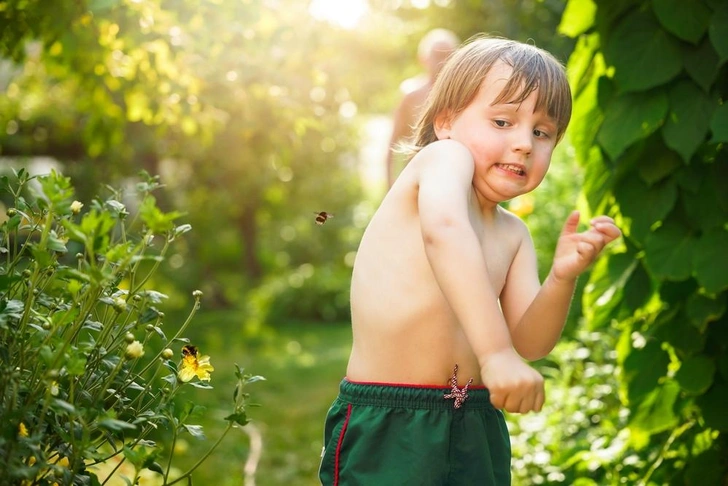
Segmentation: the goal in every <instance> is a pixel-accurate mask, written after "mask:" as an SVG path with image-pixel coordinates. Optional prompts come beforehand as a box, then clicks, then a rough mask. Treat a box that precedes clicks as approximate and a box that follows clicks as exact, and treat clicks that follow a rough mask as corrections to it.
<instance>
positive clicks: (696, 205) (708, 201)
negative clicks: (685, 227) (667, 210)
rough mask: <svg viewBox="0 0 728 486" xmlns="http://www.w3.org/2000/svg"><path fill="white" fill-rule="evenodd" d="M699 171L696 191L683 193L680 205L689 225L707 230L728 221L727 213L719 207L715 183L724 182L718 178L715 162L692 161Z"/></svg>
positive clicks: (717, 190)
mask: <svg viewBox="0 0 728 486" xmlns="http://www.w3.org/2000/svg"><path fill="white" fill-rule="evenodd" d="M693 165H695V166H696V168H697V169H698V170H697V172H699V175H697V177H696V178H697V181H698V182H699V185H698V191H697V192H696V193H695V194H683V195H682V197H681V199H682V203H683V204H682V205H683V208H684V209H685V214H686V215H687V217H688V220H689V222H690V226H691V227H693V228H696V229H700V230H703V231H709V230H711V229H712V228H714V227H716V226H723V225H724V224H725V222H726V221H728V214H726V211H724V210H722V209H721V204H720V201H719V200H718V195H719V191H720V189H718V188H717V187H715V183H716V182H717V181H720V182H719V184H725V179H719V177H720V173H718V171H717V170H716V169H717V164H697V163H694V164H693Z"/></svg>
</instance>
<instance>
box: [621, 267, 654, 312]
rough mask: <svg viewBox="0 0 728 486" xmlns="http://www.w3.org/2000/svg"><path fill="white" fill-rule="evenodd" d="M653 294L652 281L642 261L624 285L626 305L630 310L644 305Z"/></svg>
mask: <svg viewBox="0 0 728 486" xmlns="http://www.w3.org/2000/svg"><path fill="white" fill-rule="evenodd" d="M651 295H652V281H651V280H650V276H649V275H648V274H647V271H646V270H645V267H644V266H642V264H641V261H638V264H637V266H636V267H635V269H634V271H633V272H632V275H631V276H630V278H629V280H627V283H626V284H625V286H624V306H625V307H626V308H627V311H628V312H630V313H631V312H634V309H639V308H640V307H642V306H643V305H644V304H645V303H646V302H647V300H648V299H649V298H650V296H651Z"/></svg>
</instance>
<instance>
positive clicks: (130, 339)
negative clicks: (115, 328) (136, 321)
mask: <svg viewBox="0 0 728 486" xmlns="http://www.w3.org/2000/svg"><path fill="white" fill-rule="evenodd" d="M135 340H136V338H135V337H134V335H133V334H132V333H130V332H127V333H126V336H124V341H126V342H127V343H133V342H134V341H135Z"/></svg>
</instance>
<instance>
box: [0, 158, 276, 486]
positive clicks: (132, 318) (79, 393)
mask: <svg viewBox="0 0 728 486" xmlns="http://www.w3.org/2000/svg"><path fill="white" fill-rule="evenodd" d="M158 187H159V183H158V180H157V178H155V177H150V176H149V175H147V174H146V173H142V174H141V179H140V182H138V183H137V184H136V191H135V194H133V196H134V197H133V199H130V198H128V197H127V196H128V195H125V194H123V193H122V192H121V191H118V190H114V189H112V188H108V190H109V193H110V194H109V196H108V197H107V198H104V199H101V198H97V199H95V200H93V201H91V202H90V203H89V204H88V206H89V208H88V210H87V211H83V209H84V206H85V205H84V204H83V203H81V202H79V201H76V200H74V189H73V187H72V185H71V182H70V179H69V178H67V177H64V176H63V175H61V174H60V173H57V172H55V171H54V172H51V173H50V174H48V175H42V176H38V177H32V176H30V175H29V174H28V172H26V171H25V170H18V171H14V175H13V176H3V177H2V178H1V179H0V190H1V192H2V194H1V196H2V198H3V201H4V203H5V204H6V205H8V207H9V209H7V218H6V219H5V221H4V222H3V223H2V225H1V226H0V239H1V242H0V254H1V255H2V261H0V368H1V369H0V424H2V429H1V430H2V432H1V434H0V478H2V481H3V484H23V485H46V484H48V485H50V484H84V485H103V484H108V483H109V482H110V480H111V479H112V478H114V479H117V480H118V479H119V478H121V479H123V480H124V481H125V482H126V483H127V484H130V485H131V484H138V483H137V481H138V480H139V479H140V477H142V475H144V476H145V477H149V478H151V480H152V481H153V482H154V483H156V484H165V485H167V484H175V483H178V482H184V483H185V484H191V483H192V479H191V474H192V472H193V471H194V470H195V469H197V468H198V467H199V466H200V464H202V462H203V461H204V460H205V459H206V458H207V457H208V455H209V454H210V453H211V452H212V451H213V450H214V449H215V448H216V447H217V446H218V444H219V443H220V441H221V440H222V439H223V437H225V435H226V434H227V433H228V431H230V430H231V429H232V428H234V427H239V426H244V425H245V424H246V423H247V422H248V419H247V416H246V406H248V405H249V404H248V399H249V395H248V394H247V393H246V392H245V391H244V389H245V387H246V386H247V385H248V384H250V383H253V382H256V381H259V380H261V379H262V377H260V376H252V375H249V374H245V373H244V370H242V369H241V368H240V367H238V366H237V365H236V378H237V383H236V385H235V390H234V393H233V404H232V410H231V412H230V414H229V415H227V417H225V420H226V421H227V427H226V428H225V429H224V430H223V431H222V433H221V434H220V437H219V438H218V439H217V441H216V442H215V443H214V444H212V445H211V446H210V448H209V450H208V451H207V453H204V454H202V456H201V457H200V458H198V460H197V461H196V462H194V463H193V464H191V465H190V466H189V467H188V469H186V470H181V469H179V468H176V467H174V465H173V462H174V461H173V459H174V449H175V443H176V441H177V439H178V437H180V436H181V435H183V434H190V435H191V436H193V437H196V438H199V439H204V434H203V430H202V427H201V426H200V425H196V424H195V423H194V419H195V418H196V417H199V414H200V413H201V409H202V407H201V405H199V404H197V403H194V402H192V401H190V400H185V399H184V396H183V395H184V393H183V390H184V388H185V387H186V386H193V387H197V388H211V386H210V384H209V382H210V380H211V374H210V373H211V372H212V371H214V367H213V365H212V364H211V361H210V357H209V356H204V355H203V354H202V353H201V351H200V350H199V349H198V348H197V346H195V345H194V344H192V343H189V342H188V340H187V339H185V338H184V337H183V336H184V332H185V330H186V329H187V328H188V326H189V325H190V323H191V322H192V319H193V317H194V315H195V313H196V312H197V310H198V309H199V308H200V302H201V299H202V292H200V291H195V292H193V295H192V297H193V303H192V309H191V310H190V311H189V314H188V316H187V319H186V321H185V322H184V323H182V324H180V325H176V326H174V329H170V330H167V329H166V328H165V321H164V317H165V316H164V312H162V311H161V310H160V304H161V303H162V302H163V301H164V300H165V299H166V297H167V296H166V295H164V294H163V293H161V292H158V291H155V290H153V289H152V288H151V283H152V282H153V281H154V275H155V272H156V271H157V269H158V268H159V266H160V264H161V263H162V262H163V261H164V258H165V254H166V253H167V251H168V249H169V248H170V246H171V245H173V244H174V242H175V240H177V239H178V238H180V237H181V236H182V235H183V234H185V233H186V232H187V231H189V230H190V229H191V227H190V226H189V225H187V224H181V225H177V224H176V223H175V220H177V219H178V218H179V217H180V216H181V214H179V213H177V212H169V213H164V212H162V211H161V210H160V209H159V208H158V206H157V204H156V201H155V198H154V196H153V195H152V192H153V191H154V190H155V189H157V188H158ZM125 198H126V199H125ZM125 200H128V201H131V202H127V203H126V204H125V203H122V202H121V201H125ZM131 205H136V210H135V211H133V213H134V214H133V216H132V211H130V210H128V209H127V206H131ZM170 327H172V326H170ZM168 334H171V335H169V336H168ZM181 392H182V393H181ZM129 466H131V467H129ZM122 471H126V472H125V473H122ZM128 471H131V472H128Z"/></svg>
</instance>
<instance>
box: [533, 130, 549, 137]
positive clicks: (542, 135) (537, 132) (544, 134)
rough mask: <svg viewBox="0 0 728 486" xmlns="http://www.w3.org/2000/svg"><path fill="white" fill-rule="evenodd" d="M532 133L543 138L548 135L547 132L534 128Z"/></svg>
mask: <svg viewBox="0 0 728 486" xmlns="http://www.w3.org/2000/svg"><path fill="white" fill-rule="evenodd" d="M533 134H534V135H536V136H537V137H544V138H548V136H549V134H548V133H546V132H544V131H543V130H534V131H533Z"/></svg>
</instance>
